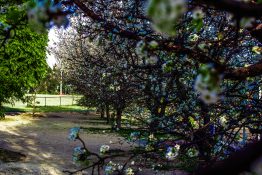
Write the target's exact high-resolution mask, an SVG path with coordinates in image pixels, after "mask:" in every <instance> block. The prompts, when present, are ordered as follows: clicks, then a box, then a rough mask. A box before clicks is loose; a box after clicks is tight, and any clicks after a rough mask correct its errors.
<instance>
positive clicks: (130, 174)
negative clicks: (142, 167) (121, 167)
mask: <svg viewBox="0 0 262 175" xmlns="http://www.w3.org/2000/svg"><path fill="white" fill-rule="evenodd" d="M134 174H135V173H134V170H133V169H132V168H130V167H129V168H127V169H126V175H134Z"/></svg>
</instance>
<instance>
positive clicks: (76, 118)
mask: <svg viewBox="0 0 262 175" xmlns="http://www.w3.org/2000/svg"><path fill="white" fill-rule="evenodd" d="M97 118H98V116H95V115H94V114H89V115H83V114H79V113H46V114H44V115H43V116H42V117H37V118H34V119H33V118H32V117H28V116H26V115H19V116H7V117H6V120H5V121H0V147H1V148H5V149H9V150H13V151H17V152H20V153H23V154H25V155H26V159H25V160H24V161H22V162H16V163H1V164H0V174H8V175H9V174H34V175H37V174H41V175H45V174H46V175H49V174H50V175H60V174H64V173H63V172H62V171H63V170H67V169H69V170H72V169H76V168H77V166H76V165H74V164H73V163H72V156H71V155H72V150H73V148H74V147H76V146H80V145H81V144H80V143H79V142H72V141H69V140H68V139H67V137H68V132H69V129H70V128H72V127H75V126H82V127H95V128H105V129H106V128H108V127H109V126H107V125H105V123H104V121H101V120H97ZM81 137H82V138H83V139H84V140H85V141H86V143H87V146H88V149H89V150H90V151H93V152H97V153H98V152H99V148H100V145H102V144H108V145H110V141H112V142H117V141H118V138H119V137H117V136H116V135H114V134H112V133H111V134H107V133H106V132H105V133H103V134H87V133H83V132H82V133H81ZM110 146H111V148H120V149H123V150H126V149H128V148H129V146H128V145H127V144H124V145H122V146H121V145H110Z"/></svg>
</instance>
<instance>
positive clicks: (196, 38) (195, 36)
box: [189, 34, 199, 42]
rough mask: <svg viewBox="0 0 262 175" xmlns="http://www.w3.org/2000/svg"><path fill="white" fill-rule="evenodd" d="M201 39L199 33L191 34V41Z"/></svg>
mask: <svg viewBox="0 0 262 175" xmlns="http://www.w3.org/2000/svg"><path fill="white" fill-rule="evenodd" d="M198 39H199V36H198V35H197V34H191V35H189V41H191V42H196V41H197V40H198Z"/></svg>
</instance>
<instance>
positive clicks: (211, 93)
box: [194, 65, 222, 104]
mask: <svg viewBox="0 0 262 175" xmlns="http://www.w3.org/2000/svg"><path fill="white" fill-rule="evenodd" d="M221 80H222V77H221V75H219V74H218V73H217V71H216V70H215V69H214V67H213V66H212V65H203V66H202V67H201V70H200V74H199V75H198V76H197V78H196V81H195V86H194V88H195V90H196V92H197V93H198V94H199V95H200V99H201V100H203V101H204V102H205V103H206V104H214V103H216V102H217V101H218V100H219V99H220V98H219V93H220V88H219V84H220V82H221Z"/></svg>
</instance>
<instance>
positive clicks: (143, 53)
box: [135, 40, 158, 65]
mask: <svg viewBox="0 0 262 175" xmlns="http://www.w3.org/2000/svg"><path fill="white" fill-rule="evenodd" d="M157 47H158V43H157V42H156V41H151V42H149V43H145V42H144V41H142V40H141V41H139V42H138V43H137V45H136V48H135V52H136V54H137V55H138V57H139V58H140V59H141V60H142V59H145V64H149V65H154V64H156V63H157V62H158V57H157V56H156V55H150V54H149V53H148V51H147V49H155V48H157ZM141 64H143V61H142V62H141Z"/></svg>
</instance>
